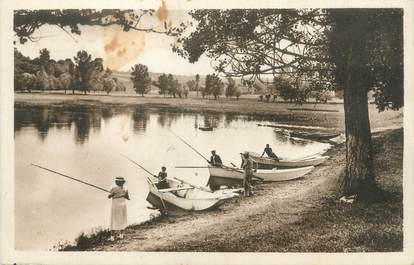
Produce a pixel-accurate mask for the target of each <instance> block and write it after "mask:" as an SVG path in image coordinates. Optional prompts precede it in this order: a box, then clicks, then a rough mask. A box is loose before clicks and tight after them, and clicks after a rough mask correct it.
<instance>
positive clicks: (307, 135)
mask: <svg viewBox="0 0 414 265" xmlns="http://www.w3.org/2000/svg"><path fill="white" fill-rule="evenodd" d="M289 135H290V136H291V137H298V138H303V139H309V140H316V141H323V140H329V139H331V138H335V137H338V136H339V135H340V133H312V132H302V131H292V132H290V133H289Z"/></svg>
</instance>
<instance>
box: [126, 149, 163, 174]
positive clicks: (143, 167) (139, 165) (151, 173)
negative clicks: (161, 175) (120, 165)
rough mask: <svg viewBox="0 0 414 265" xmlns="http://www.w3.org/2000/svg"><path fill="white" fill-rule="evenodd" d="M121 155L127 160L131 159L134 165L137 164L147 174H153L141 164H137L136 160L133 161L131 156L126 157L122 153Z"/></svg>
mask: <svg viewBox="0 0 414 265" xmlns="http://www.w3.org/2000/svg"><path fill="white" fill-rule="evenodd" d="M121 155H122V156H123V157H125V158H126V159H128V160H129V161H131V162H132V163H134V164H135V165H137V166H139V167H140V168H141V169H142V170H144V171H145V172H147V173H148V174H150V175H151V176H155V175H154V174H152V173H151V172H150V171H149V170H147V169H145V168H144V167H143V166H141V165H140V164H138V163H137V162H135V161H134V160H132V159H131V158H129V157H127V156H126V155H124V154H121Z"/></svg>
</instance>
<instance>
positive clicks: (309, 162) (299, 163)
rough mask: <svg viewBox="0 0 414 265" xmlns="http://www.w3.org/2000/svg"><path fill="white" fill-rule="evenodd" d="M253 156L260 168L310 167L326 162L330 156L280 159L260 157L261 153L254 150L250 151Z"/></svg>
mask: <svg viewBox="0 0 414 265" xmlns="http://www.w3.org/2000/svg"><path fill="white" fill-rule="evenodd" d="M249 154H250V156H251V158H252V159H253V160H254V161H255V162H256V163H257V164H258V168H259V169H268V168H275V167H277V168H296V167H308V166H317V165H320V164H322V163H323V162H325V161H326V160H327V159H328V158H329V156H321V155H315V156H310V157H307V158H303V159H298V160H285V159H281V160H279V161H277V160H275V159H272V158H270V157H260V155H259V154H257V153H254V152H249Z"/></svg>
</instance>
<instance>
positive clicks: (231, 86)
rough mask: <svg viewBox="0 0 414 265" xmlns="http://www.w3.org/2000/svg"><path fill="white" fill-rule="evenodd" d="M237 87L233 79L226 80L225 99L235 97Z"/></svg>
mask: <svg viewBox="0 0 414 265" xmlns="http://www.w3.org/2000/svg"><path fill="white" fill-rule="evenodd" d="M236 91H237V86H236V81H234V79H233V78H231V77H229V78H227V86H226V92H225V95H226V97H233V96H236Z"/></svg>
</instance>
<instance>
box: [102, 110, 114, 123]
mask: <svg viewBox="0 0 414 265" xmlns="http://www.w3.org/2000/svg"><path fill="white" fill-rule="evenodd" d="M112 116H114V110H113V108H111V107H105V108H102V119H103V120H104V121H107V120H108V119H110V118H112Z"/></svg>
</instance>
